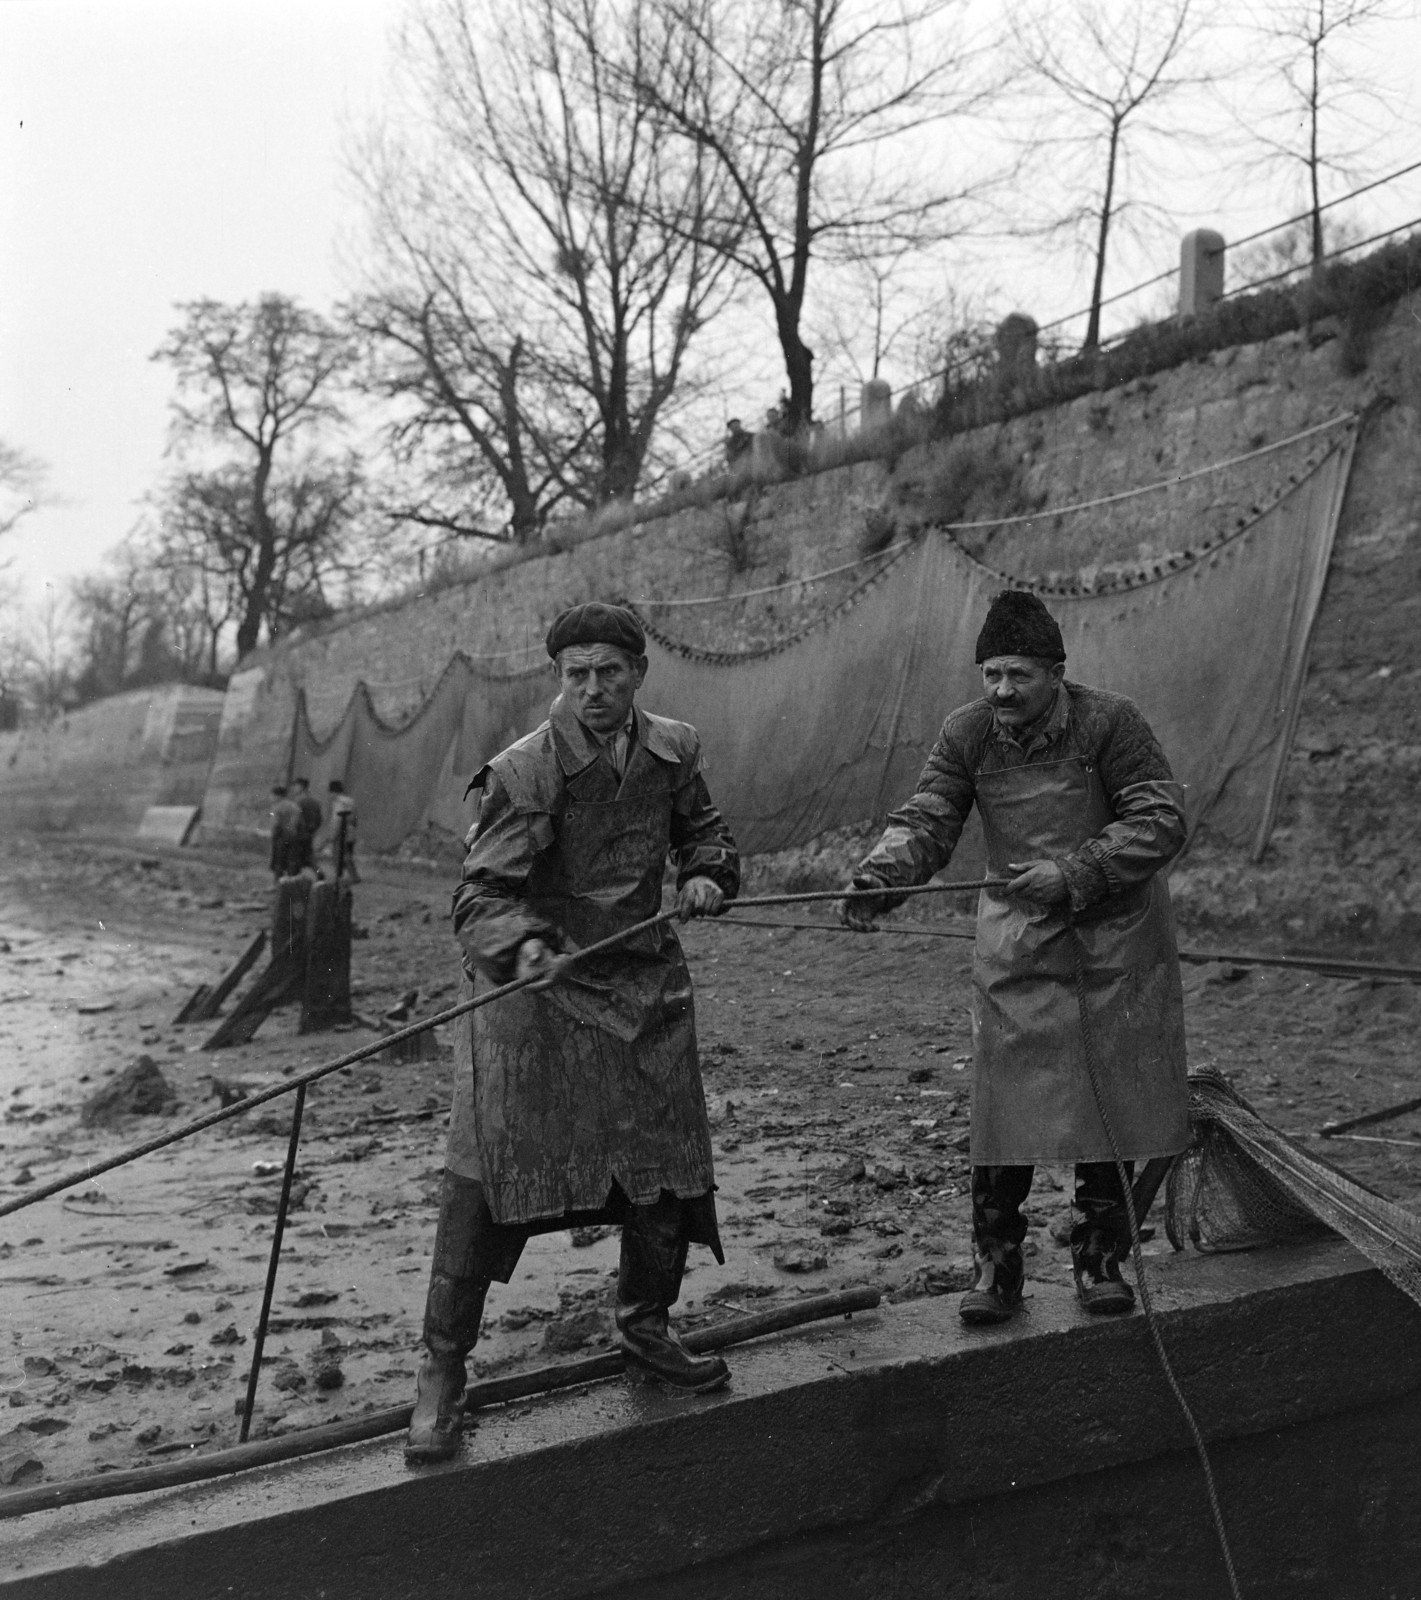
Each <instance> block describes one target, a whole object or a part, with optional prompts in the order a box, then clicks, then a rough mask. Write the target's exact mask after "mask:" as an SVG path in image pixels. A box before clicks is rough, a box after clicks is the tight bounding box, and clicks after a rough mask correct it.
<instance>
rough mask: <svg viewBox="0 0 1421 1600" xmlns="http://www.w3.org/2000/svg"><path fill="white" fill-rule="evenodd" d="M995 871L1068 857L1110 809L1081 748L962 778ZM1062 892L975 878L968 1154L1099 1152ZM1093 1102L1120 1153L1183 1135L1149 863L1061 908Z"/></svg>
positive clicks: (1171, 1149) (1162, 894)
mask: <svg viewBox="0 0 1421 1600" xmlns="http://www.w3.org/2000/svg"><path fill="white" fill-rule="evenodd" d="M976 800H977V807H978V810H979V811H980V813H981V817H982V822H983V826H984V829H985V832H986V839H987V855H988V860H989V863H990V867H991V871H992V874H993V876H1002V877H1009V876H1011V873H1010V872H1009V870H1008V867H1009V863H1011V862H1025V861H1034V860H1041V859H1043V858H1051V859H1058V858H1059V857H1062V856H1066V855H1070V854H1072V853H1073V852H1074V851H1076V850H1078V849H1079V848H1080V847H1081V846H1082V845H1083V844H1085V843H1086V841H1087V840H1089V839H1092V838H1094V837H1095V836H1096V835H1098V834H1100V833H1101V832H1102V831H1103V830H1104V829H1105V828H1107V827H1108V826H1109V825H1110V823H1111V822H1113V821H1114V820H1115V818H1114V814H1113V812H1112V810H1111V806H1110V802H1109V799H1108V798H1107V796H1106V794H1105V791H1104V787H1103V785H1102V783H1101V781H1100V774H1099V771H1098V770H1097V768H1096V766H1095V764H1094V763H1093V762H1092V761H1090V760H1089V759H1087V758H1085V757H1070V758H1068V759H1065V760H1060V761H1046V762H1039V763H1030V764H1028V765H1026V766H1020V767H1012V768H1008V769H1006V770H1002V771H996V772H979V773H978V774H977V776H976ZM1067 915H1068V910H1067V907H1066V906H1065V905H1064V904H1060V905H1051V906H1042V905H1036V904H1033V903H1032V902H1030V901H1027V900H1024V899H1021V898H1019V897H1008V896H1006V895H1004V894H1002V893H1000V892H999V891H993V890H984V891H983V892H982V895H981V898H980V901H979V905H978V911H977V944H976V956H975V962H974V970H973V987H974V996H973V1017H972V1033H973V1056H974V1063H975V1073H974V1078H973V1088H972V1162H973V1164H974V1165H978V1166H988V1165H990V1166H995V1165H1007V1164H1017V1163H1021V1164H1026V1163H1035V1162H1042V1161H1044V1162H1075V1161H1108V1160H1110V1158H1111V1149H1110V1145H1109V1142H1108V1140H1107V1138H1106V1134H1105V1129H1104V1127H1103V1125H1102V1123H1101V1119H1100V1114H1099V1112H1098V1110H1097V1109H1096V1104H1095V1099H1094V1097H1093V1095H1092V1093H1091V1088H1090V1080H1089V1078H1088V1077H1087V1074H1086V1065H1085V1052H1084V1047H1083V1042H1082V1033H1081V1020H1080V1013H1079V1009H1078V1006H1077V997H1076V988H1075V960H1074V953H1073V950H1072V941H1071V937H1070V931H1069V927H1068V920H1067ZM1075 926H1076V932H1077V934H1078V936H1079V938H1080V941H1081V945H1082V948H1083V951H1084V960H1085V969H1086V996H1087V1009H1088V1011H1089V1015H1090V1019H1091V1026H1092V1028H1093V1030H1094V1034H1095V1051H1096V1059H1097V1062H1098V1063H1099V1067H1100V1074H1101V1079H1102V1084H1101V1087H1102V1089H1103V1091H1104V1095H1105V1100H1106V1105H1107V1108H1108V1110H1109V1113H1110V1117H1111V1122H1112V1125H1113V1127H1114V1130H1115V1134H1116V1138H1117V1139H1118V1141H1119V1144H1120V1153H1121V1155H1122V1156H1123V1157H1124V1158H1125V1159H1127V1160H1129V1159H1134V1160H1141V1159H1144V1158H1147V1157H1149V1156H1156V1155H1171V1154H1173V1153H1175V1152H1176V1151H1179V1150H1182V1149H1183V1148H1184V1147H1185V1145H1186V1144H1187V1143H1188V1140H1189V1101H1188V1089H1187V1086H1186V1081H1185V1054H1184V1001H1183V994H1182V991H1181V987H1180V979H1179V958H1178V955H1177V953H1176V949H1175V942H1174V922H1173V916H1172V914H1171V911H1170V905H1169V890H1168V887H1167V885H1166V883H1165V880H1164V877H1163V874H1161V873H1156V874H1155V875H1154V876H1153V877H1152V878H1150V879H1149V880H1148V881H1146V882H1145V883H1142V884H1138V885H1135V886H1133V887H1130V888H1127V889H1125V890H1124V891H1122V892H1121V893H1119V894H1117V895H1113V896H1112V897H1111V898H1110V899H1108V900H1106V901H1103V902H1101V903H1099V904H1097V905H1093V906H1091V907H1089V908H1088V909H1087V910H1085V911H1082V912H1079V913H1077V914H1076V917H1075Z"/></svg>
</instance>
